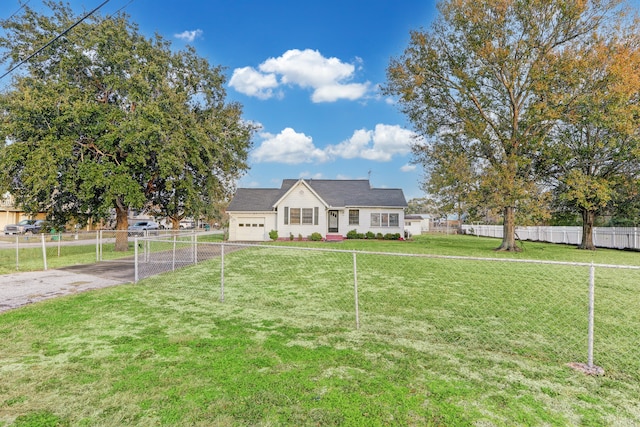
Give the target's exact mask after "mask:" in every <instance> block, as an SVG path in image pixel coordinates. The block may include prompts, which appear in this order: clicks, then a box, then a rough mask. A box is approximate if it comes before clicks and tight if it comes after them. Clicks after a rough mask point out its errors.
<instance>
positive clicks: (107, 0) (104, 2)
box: [0, 0, 110, 80]
mask: <svg viewBox="0 0 640 427" xmlns="http://www.w3.org/2000/svg"><path fill="white" fill-rule="evenodd" d="M109 1H110V0H105V1H103V2H102V4H101V5H100V6H98V7H96V8H95V9H93V10H92V11H91V12H89V13H87V14H86V15H84V16H83V17H82V18H80V19H79V20H78V21H76V22H75V23H74V24H73V25H72V26H70V27H69V28H67V29H66V30H64V31H63V32H61V33H60V34H58V35H57V36H56V37H54V38H53V39H51V40H49V42H48V43H47V44H45V45H44V46H42V47H41V48H40V49H38V50H36V51H35V52H33V53H32V54H31V55H29V56H28V57H26V58H25V59H23V60H22V61H20V62H19V63H17V64H16V65H14V66H13V67H12V68H11V69H10V70H9V71H7V72H6V73H4V74H3V75H1V76H0V80H2V79H3V78H5V77H6V76H7V75H9V74H11V72H12V71H13V70H15V69H16V68H18V67H20V66H21V65H22V64H24V63H25V62H27V61H29V60H30V59H31V58H33V57H34V56H36V55H37V54H39V53H40V52H42V51H43V50H45V49H46V48H47V47H49V46H50V45H51V44H52V43H53V42H55V41H57V40H58V39H60V37H62V36H64V35H65V34H67V33H68V32H69V31H71V30H72V29H74V28H75V27H76V26H77V25H79V24H80V23H81V22H82V21H84V20H85V19H87V18H88V17H90V16H91V15H93V14H94V13H95V12H97V11H98V10H99V9H100V8H101V7H102V6H104V5H105V4H107V3H109Z"/></svg>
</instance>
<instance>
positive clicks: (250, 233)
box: [237, 218, 264, 242]
mask: <svg viewBox="0 0 640 427" xmlns="http://www.w3.org/2000/svg"><path fill="white" fill-rule="evenodd" d="M237 237H238V240H241V241H260V242H261V241H263V240H264V218H238V234H237Z"/></svg>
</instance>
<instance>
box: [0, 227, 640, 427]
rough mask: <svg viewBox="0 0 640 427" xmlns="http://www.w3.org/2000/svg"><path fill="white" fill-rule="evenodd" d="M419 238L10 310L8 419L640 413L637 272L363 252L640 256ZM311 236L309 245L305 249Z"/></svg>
mask: <svg viewBox="0 0 640 427" xmlns="http://www.w3.org/2000/svg"><path fill="white" fill-rule="evenodd" d="M496 244H497V243H496V241H495V240H491V239H482V238H475V237H469V236H450V237H447V236H422V237H421V238H420V239H416V240H415V241H414V242H366V241H363V242H350V241H349V242H343V243H340V244H331V245H328V244H316V246H318V245H320V246H319V247H322V248H327V247H329V248H335V249H349V250H350V249H355V250H358V251H359V252H358V253H357V255H356V264H357V272H358V275H357V279H358V288H359V291H360V292H359V303H360V305H359V308H360V314H361V315H360V320H361V328H360V329H359V330H356V329H355V327H354V326H355V318H354V302H353V255H352V253H348V252H346V253H341V252H340V253H336V252H328V253H327V252H315V251H300V250H296V249H287V250H283V249H281V248H280V249H278V248H274V249H269V248H257V249H252V250H244V251H237V252H233V253H229V254H227V255H225V289H224V296H225V301H224V303H222V302H220V301H219V297H220V282H219V278H220V270H219V268H220V265H219V259H213V260H211V261H208V262H206V263H201V264H199V265H197V266H193V267H189V268H186V269H183V270H180V271H177V272H175V273H172V274H165V275H161V276H157V277H153V278H149V279H146V280H144V281H142V282H140V283H139V284H137V285H123V286H120V287H114V288H107V289H101V290H97V291H93V292H90V293H82V294H78V295H76V296H72V297H64V298H59V299H56V300H49V301H45V302H42V303H38V304H33V305H31V306H27V307H24V308H20V309H17V310H13V311H10V312H6V313H4V314H2V315H0V340H1V341H2V343H3V349H2V352H0V426H4V425H6V426H8V425H14V426H83V425H86V426H125V425H142V426H144V425H196V426H197V425H203V426H205V425H206V426H211V425H217V426H245V425H258V426H274V425H295V426H298V425H300V426H307V425H308V426H311V425H314V426H315V425H323V426H324V425H341V426H343V425H344V426H376V425H416V426H424V425H426V426H430V425H431V426H441V425H447V426H451V425H452V426H466V425H496V426H514V425H522V426H525V425H526V426H531V425H552V426H565V425H591V426H599V425H634V424H638V423H640V405H638V403H637V402H639V401H640V381H639V380H640V369H638V360H640V354H639V353H638V351H639V350H638V348H640V345H639V344H640V343H639V342H638V331H639V330H640V318H639V317H640V316H639V314H638V310H637V307H638V304H639V303H640V301H639V298H640V296H639V295H638V292H637V283H638V272H636V271H634V270H614V269H607V268H597V270H596V284H597V286H598V288H597V294H596V297H597V302H598V304H599V307H600V306H601V307H602V308H600V309H599V311H598V312H597V317H596V320H597V328H596V331H598V332H599V334H597V335H596V336H597V340H596V356H597V357H596V362H597V363H598V364H600V365H602V366H604V367H605V369H606V375H605V376H602V377H592V376H586V375H584V374H581V373H579V372H576V371H574V370H572V369H569V368H568V367H567V366H566V363H567V362H571V361H585V360H584V358H585V354H584V353H585V351H586V337H585V333H584V332H585V330H586V327H587V325H586V319H585V314H586V313H585V311H586V306H585V303H584V301H585V298H586V297H587V296H588V295H587V291H586V288H585V286H584V283H585V277H586V278H588V268H585V267H577V266H555V265H549V264H543V265H540V264H514V263H504V262H480V261H465V260H450V259H432V258H420V257H398V256H389V255H372V254H364V253H362V251H364V250H367V251H377V252H411V253H437V254H442V255H463V256H480V257H496V256H497V257H515V258H533V259H552V260H556V261H558V260H570V261H580V262H591V261H594V262H596V263H599V264H630V265H638V257H639V255H638V254H637V253H630V252H621V251H596V252H582V251H577V250H575V249H573V248H571V247H567V246H554V245H545V244H534V243H525V251H524V253H519V254H497V253H494V252H492V250H491V249H492V248H493V247H495V246H496ZM296 245H303V243H299V244H298V243H296Z"/></svg>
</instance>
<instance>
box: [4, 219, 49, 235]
mask: <svg viewBox="0 0 640 427" xmlns="http://www.w3.org/2000/svg"><path fill="white" fill-rule="evenodd" d="M43 227H44V221H43V220H41V219H38V220H36V219H23V220H22V221H20V222H19V223H17V224H9V225H5V226H4V234H5V235H10V234H36V233H39V232H40V231H42V228H43Z"/></svg>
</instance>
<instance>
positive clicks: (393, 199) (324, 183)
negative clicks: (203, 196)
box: [227, 179, 407, 212]
mask: <svg viewBox="0 0 640 427" xmlns="http://www.w3.org/2000/svg"><path fill="white" fill-rule="evenodd" d="M299 181H304V183H305V184H306V185H308V186H309V188H311V189H312V190H313V191H314V192H315V193H316V194H317V195H318V196H319V197H320V198H321V199H322V200H323V201H324V202H325V203H326V204H327V205H328V206H330V207H334V208H338V207H396V208H398V207H401V208H404V207H406V206H407V201H406V199H405V197H404V193H403V192H402V190H401V189H397V188H371V185H370V183H369V180H366V179H360V180H335V179H305V180H297V179H285V180H283V181H282V186H281V187H280V188H239V189H238V191H237V192H236V194H235V196H234V197H233V199H232V200H231V203H230V204H229V207H228V208H227V211H231V212H242V211H254V212H255V211H271V210H273V209H274V208H275V204H276V203H277V202H278V201H279V200H280V199H281V198H282V197H283V196H284V195H285V194H286V193H287V191H289V190H290V189H291V188H292V187H293V186H294V185H295V184H296V183H298V182H299Z"/></svg>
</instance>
